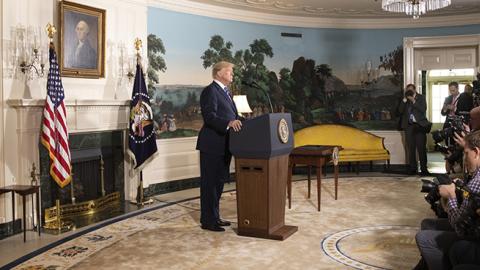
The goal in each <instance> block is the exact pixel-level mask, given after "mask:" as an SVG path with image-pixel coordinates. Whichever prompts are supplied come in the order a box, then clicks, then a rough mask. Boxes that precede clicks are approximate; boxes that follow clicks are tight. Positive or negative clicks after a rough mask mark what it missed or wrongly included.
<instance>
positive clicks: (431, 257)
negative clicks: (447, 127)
mask: <svg viewBox="0 0 480 270" xmlns="http://www.w3.org/2000/svg"><path fill="white" fill-rule="evenodd" d="M464 143H465V144H464V156H465V168H466V169H467V170H468V172H469V173H472V175H473V178H472V179H471V180H470V181H469V182H468V184H467V185H466V188H464V190H469V192H470V193H479V192H480V131H475V132H472V133H469V134H468V135H466V136H465V138H464ZM455 190H456V184H455V183H451V184H448V185H439V186H438V192H439V194H440V196H441V197H442V198H443V199H444V200H447V202H446V206H445V210H446V211H447V214H448V219H424V220H423V221H422V225H421V231H420V232H418V233H417V235H416V236H415V239H416V241H417V246H418V248H419V250H420V253H421V255H422V260H423V261H424V262H425V263H426V265H427V266H428V269H450V268H451V262H450V260H449V259H448V254H449V251H450V249H451V247H452V246H453V245H454V244H455V243H456V242H457V241H459V240H462V239H463V238H464V231H465V228H463V227H461V225H462V224H460V222H461V217H463V216H464V215H465V214H466V213H467V211H468V210H469V208H470V207H471V198H470V197H469V196H462V198H460V199H461V200H462V202H461V203H460V205H459V202H458V199H457V193H456V192H455ZM475 260H476V258H472V259H469V260H468V261H470V262H475ZM420 264H421V263H420ZM420 264H419V265H420ZM419 265H417V269H418V268H419Z"/></svg>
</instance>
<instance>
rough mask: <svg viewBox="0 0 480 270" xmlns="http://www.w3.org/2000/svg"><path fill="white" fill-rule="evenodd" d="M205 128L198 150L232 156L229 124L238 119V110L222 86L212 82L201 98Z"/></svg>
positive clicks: (198, 141)
mask: <svg viewBox="0 0 480 270" xmlns="http://www.w3.org/2000/svg"><path fill="white" fill-rule="evenodd" d="M200 107H201V110H202V117H203V126H202V129H201V130H200V133H199V134H198V140H197V150H200V151H201V152H204V153H207V154H213V155H230V150H229V147H228V130H227V127H228V123H229V122H230V121H232V120H235V119H238V116H237V109H236V107H235V104H234V103H233V101H232V100H230V99H229V98H228V96H227V95H226V93H225V92H224V90H223V89H222V88H220V86H219V85H218V84H217V83H215V82H212V83H211V84H210V85H209V86H207V87H205V89H203V91H202V94H201V96H200Z"/></svg>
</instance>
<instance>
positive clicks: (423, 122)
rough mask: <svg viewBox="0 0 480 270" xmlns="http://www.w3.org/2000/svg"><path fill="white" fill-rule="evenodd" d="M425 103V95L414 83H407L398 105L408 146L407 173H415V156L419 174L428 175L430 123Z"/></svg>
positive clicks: (401, 124)
mask: <svg viewBox="0 0 480 270" xmlns="http://www.w3.org/2000/svg"><path fill="white" fill-rule="evenodd" d="M426 111H427V103H426V101H425V97H424V96H422V95H420V94H418V93H417V91H416V88H415V85H413V84H409V85H407V87H406V89H405V97H404V98H403V100H402V101H401V102H400V105H399V106H398V113H399V114H400V117H401V119H400V120H401V122H400V126H401V128H402V130H405V138H406V142H407V148H408V160H409V170H408V174H416V173H417V158H416V154H417V151H418V157H419V159H420V169H421V172H420V175H429V174H430V173H429V172H428V170H427V147H426V143H427V133H428V132H430V130H429V129H430V128H431V123H430V122H429V121H428V120H427V117H426V115H425V113H426Z"/></svg>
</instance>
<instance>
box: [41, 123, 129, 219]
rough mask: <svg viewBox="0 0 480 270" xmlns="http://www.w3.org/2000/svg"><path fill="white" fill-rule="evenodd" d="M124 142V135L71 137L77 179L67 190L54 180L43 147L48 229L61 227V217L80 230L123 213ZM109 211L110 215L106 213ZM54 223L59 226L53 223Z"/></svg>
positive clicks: (44, 202) (98, 134)
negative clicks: (58, 218)
mask: <svg viewBox="0 0 480 270" xmlns="http://www.w3.org/2000/svg"><path fill="white" fill-rule="evenodd" d="M123 142H124V140H123V132H122V131H108V132H99V133H88V134H87V133H85V134H73V135H71V136H70V138H69V145H70V153H71V166H72V174H73V175H72V182H71V183H70V184H68V185H67V186H65V187H64V188H60V186H59V185H58V184H57V183H56V182H55V181H53V180H52V178H51V177H50V174H49V166H50V160H49V156H48V152H47V151H46V150H45V149H44V148H43V147H41V149H42V150H41V152H40V184H41V192H42V213H43V214H44V215H43V216H44V222H45V228H52V227H55V226H59V225H58V224H61V223H60V222H58V221H57V220H56V219H57V217H58V216H60V217H61V218H65V220H67V219H68V220H69V222H71V223H73V224H74V227H80V226H83V225H88V224H90V223H92V222H97V221H99V220H102V219H104V218H109V217H111V216H112V214H114V213H116V212H118V213H119V214H121V213H123V211H122V209H121V208H122V205H123V204H122V203H121V202H123V201H124V198H125V194H124V153H123V149H124V147H123ZM72 186H73V189H72ZM57 200H58V201H59V203H60V207H59V208H57V205H56V203H57ZM106 209H109V211H103V210H106ZM102 212H107V213H102ZM103 217H104V218H103ZM54 221H55V222H57V223H56V225H55V224H54V223H52V222H54Z"/></svg>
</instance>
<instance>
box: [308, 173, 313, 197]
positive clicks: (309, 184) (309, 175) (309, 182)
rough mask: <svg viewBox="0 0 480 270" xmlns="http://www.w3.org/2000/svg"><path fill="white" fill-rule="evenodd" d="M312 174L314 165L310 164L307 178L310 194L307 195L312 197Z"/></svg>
mask: <svg viewBox="0 0 480 270" xmlns="http://www.w3.org/2000/svg"><path fill="white" fill-rule="evenodd" d="M311 175H312V166H308V178H307V179H308V195H307V196H308V198H310V188H311V184H312V182H311V179H310V177H311Z"/></svg>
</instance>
